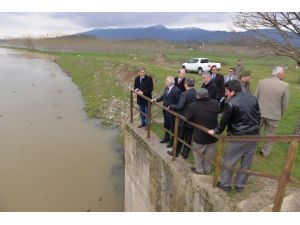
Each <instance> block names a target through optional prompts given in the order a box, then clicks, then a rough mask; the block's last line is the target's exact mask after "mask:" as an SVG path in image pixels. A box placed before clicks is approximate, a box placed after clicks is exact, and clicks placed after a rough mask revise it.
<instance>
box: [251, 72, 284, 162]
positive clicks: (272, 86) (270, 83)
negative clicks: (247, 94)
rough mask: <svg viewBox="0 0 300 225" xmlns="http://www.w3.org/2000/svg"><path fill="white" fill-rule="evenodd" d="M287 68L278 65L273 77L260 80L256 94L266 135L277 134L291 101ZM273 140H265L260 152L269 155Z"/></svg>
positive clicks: (265, 155)
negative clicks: (286, 79) (285, 79)
mask: <svg viewBox="0 0 300 225" xmlns="http://www.w3.org/2000/svg"><path fill="white" fill-rule="evenodd" d="M284 77H285V68H283V67H282V66H276V67H274V68H273V70H272V77H271V78H267V79H263V80H260V81H259V83H258V85H257V88H256V92H255V96H256V97H257V100H258V104H259V107H260V111H261V127H263V126H264V127H265V132H266V135H275V134H276V132H277V127H278V123H279V120H280V119H281V117H282V116H283V115H284V113H285V111H286V109H287V106H288V101H289V85H288V83H286V82H284V81H283V79H284ZM272 145H273V143H272V142H265V143H264V145H263V147H262V149H261V151H260V154H261V155H262V156H264V157H268V156H269V155H270V153H271V149H272Z"/></svg>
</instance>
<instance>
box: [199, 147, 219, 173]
mask: <svg viewBox="0 0 300 225" xmlns="http://www.w3.org/2000/svg"><path fill="white" fill-rule="evenodd" d="M200 154H203V155H205V157H207V158H209V159H211V160H214V158H215V155H216V148H215V143H212V144H207V145H202V144H197V143H196V142H193V155H194V162H195V168H196V171H197V172H199V173H210V172H211V171H212V169H213V165H212V164H211V163H210V162H208V161H207V160H205V159H203V158H202V157H201V155H200Z"/></svg>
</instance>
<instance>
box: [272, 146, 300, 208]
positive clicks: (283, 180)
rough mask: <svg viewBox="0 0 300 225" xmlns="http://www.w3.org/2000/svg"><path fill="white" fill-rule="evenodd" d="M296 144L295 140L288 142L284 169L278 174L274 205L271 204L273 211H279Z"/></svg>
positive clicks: (294, 156) (296, 147) (294, 155)
mask: <svg viewBox="0 0 300 225" xmlns="http://www.w3.org/2000/svg"><path fill="white" fill-rule="evenodd" d="M298 145H299V142H297V141H292V142H291V143H290V146H289V151H288V155H287V158H286V160H285V165H284V169H283V171H282V173H281V175H280V179H279V184H278V188H277V193H276V196H275V200H274V205H273V209H272V210H273V211H274V212H280V209H281V206H282V202H283V198H284V195H285V191H286V187H287V185H288V182H289V177H290V173H291V170H292V166H293V162H294V160H295V158H296V151H297V149H298Z"/></svg>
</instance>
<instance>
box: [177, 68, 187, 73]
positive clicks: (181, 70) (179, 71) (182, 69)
mask: <svg viewBox="0 0 300 225" xmlns="http://www.w3.org/2000/svg"><path fill="white" fill-rule="evenodd" d="M182 72H184V73H186V71H185V69H184V68H181V69H179V70H178V73H182Z"/></svg>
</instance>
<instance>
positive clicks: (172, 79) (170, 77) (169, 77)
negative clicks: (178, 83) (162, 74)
mask: <svg viewBox="0 0 300 225" xmlns="http://www.w3.org/2000/svg"><path fill="white" fill-rule="evenodd" d="M166 80H167V81H169V82H170V83H171V84H175V79H174V77H172V76H168V77H167V78H166Z"/></svg>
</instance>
